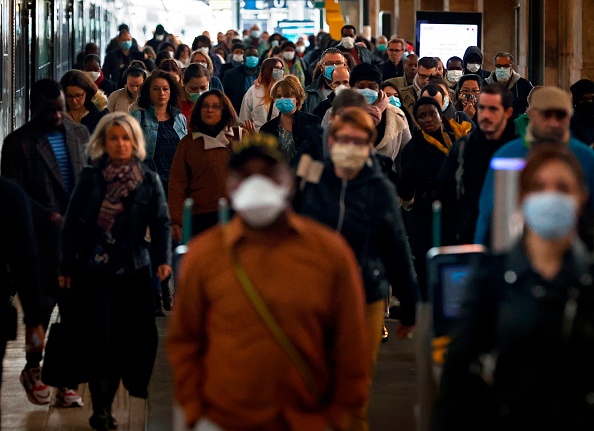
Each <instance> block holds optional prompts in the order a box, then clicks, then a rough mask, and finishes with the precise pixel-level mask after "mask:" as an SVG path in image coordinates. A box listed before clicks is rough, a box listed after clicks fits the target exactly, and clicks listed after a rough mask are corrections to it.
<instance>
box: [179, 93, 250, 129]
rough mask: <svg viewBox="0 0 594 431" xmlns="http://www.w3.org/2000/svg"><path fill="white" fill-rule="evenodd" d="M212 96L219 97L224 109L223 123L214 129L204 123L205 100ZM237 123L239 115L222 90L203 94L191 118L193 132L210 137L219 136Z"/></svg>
mask: <svg viewBox="0 0 594 431" xmlns="http://www.w3.org/2000/svg"><path fill="white" fill-rule="evenodd" d="M210 95H214V96H217V97H218V99H219V102H220V103H221V106H222V107H223V116H222V118H221V121H220V122H219V124H217V125H216V126H214V127H212V126H207V125H206V124H204V122H203V121H202V105H204V100H205V99H206V98H207V97H208V96H210ZM237 123H238V119H237V113H236V112H235V109H233V104H232V103H231V101H230V100H229V98H228V97H227V96H225V94H224V93H223V92H222V91H221V90H209V91H207V92H205V93H203V94H202V95H201V96H200V97H199V98H198V101H197V102H196V105H194V109H193V110H192V116H191V117H190V128H191V129H192V131H194V132H201V133H204V134H205V135H209V136H217V135H218V134H219V133H221V130H223V129H224V128H225V127H231V126H234V125H236V124H237Z"/></svg>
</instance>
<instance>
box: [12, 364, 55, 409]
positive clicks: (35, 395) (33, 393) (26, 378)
mask: <svg viewBox="0 0 594 431" xmlns="http://www.w3.org/2000/svg"><path fill="white" fill-rule="evenodd" d="M19 380H20V382H21V385H23V388H25V391H26V392H27V398H28V399H29V401H31V402H32V403H33V404H37V405H40V406H42V405H45V404H49V403H50V399H51V392H50V390H49V388H48V386H47V385H45V384H44V383H43V382H42V381H41V367H36V368H25V369H24V370H23V371H22V372H21V377H20V378H19Z"/></svg>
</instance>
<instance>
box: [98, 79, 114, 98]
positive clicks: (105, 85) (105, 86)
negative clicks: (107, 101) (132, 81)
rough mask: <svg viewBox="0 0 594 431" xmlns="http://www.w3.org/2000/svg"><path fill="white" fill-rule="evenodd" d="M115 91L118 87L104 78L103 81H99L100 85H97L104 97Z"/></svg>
mask: <svg viewBox="0 0 594 431" xmlns="http://www.w3.org/2000/svg"><path fill="white" fill-rule="evenodd" d="M117 89H118V86H117V85H116V83H115V82H113V81H111V80H109V79H106V78H103V81H101V84H99V90H101V91H103V92H104V93H105V95H106V96H109V95H110V94H111V93H113V92H114V91H116V90H117Z"/></svg>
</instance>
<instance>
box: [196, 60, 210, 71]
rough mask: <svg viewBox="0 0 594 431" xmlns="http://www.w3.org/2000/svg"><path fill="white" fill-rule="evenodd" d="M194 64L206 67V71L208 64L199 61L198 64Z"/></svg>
mask: <svg viewBox="0 0 594 431" xmlns="http://www.w3.org/2000/svg"><path fill="white" fill-rule="evenodd" d="M196 64H199V65H201V66H204V67H206V68H207V69H208V64H206V63H204V62H202V61H199V62H198V63H196Z"/></svg>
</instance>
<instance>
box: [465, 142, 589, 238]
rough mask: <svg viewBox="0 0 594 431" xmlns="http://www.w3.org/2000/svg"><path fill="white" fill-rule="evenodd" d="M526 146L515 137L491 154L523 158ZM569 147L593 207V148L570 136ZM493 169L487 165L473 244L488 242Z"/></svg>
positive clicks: (501, 156)
mask: <svg viewBox="0 0 594 431" xmlns="http://www.w3.org/2000/svg"><path fill="white" fill-rule="evenodd" d="M528 149H529V148H528V147H527V146H526V144H525V143H524V138H517V139H514V140H513V141H510V142H508V143H507V144H505V145H504V146H503V147H501V148H500V149H499V150H497V151H496V152H495V154H493V158H497V157H500V158H504V159H513V158H518V159H523V158H525V157H526V155H527V154H528ZM569 149H570V150H571V151H572V152H573V154H574V155H575V157H576V158H577V159H578V161H579V162H580V165H581V166H582V171H583V172H584V177H585V179H586V185H587V186H588V190H589V191H590V200H589V201H588V205H589V206H590V208H592V209H594V199H592V193H594V150H592V148H590V147H588V146H587V145H586V144H584V143H583V142H581V141H578V140H577V139H574V138H571V139H570V140H569ZM494 181H495V180H494V173H493V169H492V168H491V167H489V170H488V171H487V176H486V177H485V182H484V183H483V189H482V190H481V196H480V198H479V203H478V204H479V216H478V220H477V222H476V230H475V231H474V243H475V244H488V243H489V238H488V236H489V231H490V226H491V214H492V213H493V201H494V198H495V192H494V189H495V183H494Z"/></svg>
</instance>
